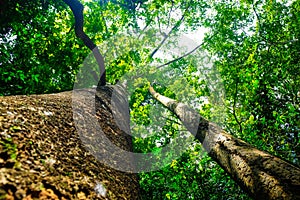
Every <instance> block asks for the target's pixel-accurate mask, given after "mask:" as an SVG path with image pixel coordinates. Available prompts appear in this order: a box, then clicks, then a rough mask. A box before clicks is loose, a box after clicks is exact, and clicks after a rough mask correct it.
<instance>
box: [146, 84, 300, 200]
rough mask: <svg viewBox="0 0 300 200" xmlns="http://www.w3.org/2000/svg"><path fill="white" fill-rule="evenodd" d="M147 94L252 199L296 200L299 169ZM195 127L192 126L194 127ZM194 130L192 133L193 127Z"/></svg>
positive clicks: (299, 191) (183, 108) (193, 113)
mask: <svg viewBox="0 0 300 200" xmlns="http://www.w3.org/2000/svg"><path fill="white" fill-rule="evenodd" d="M150 93H151V94H152V95H153V97H154V98H155V99H156V100H158V101H159V102H161V103H162V104H163V105H164V106H165V107H167V108H168V109H169V110H170V111H172V112H173V113H175V114H176V115H177V116H178V118H179V119H180V120H181V121H182V123H183V124H184V125H185V127H186V128H187V129H188V130H189V131H190V132H191V133H195V138H196V139H198V140H199V141H200V142H201V143H202V144H203V146H204V148H205V149H206V150H207V151H208V154H209V155H210V156H211V157H212V158H213V159H214V160H215V161H216V162H217V163H218V164H219V165H220V166H221V167H222V168H223V169H224V170H225V171H226V172H227V173H228V174H229V175H230V176H231V177H232V178H233V179H234V180H235V181H236V182H237V183H238V184H239V185H240V186H241V188H243V189H244V190H245V191H246V192H247V193H248V194H249V195H250V196H251V197H253V198H254V199H259V200H261V199H274V200H275V199H276V200H278V199H300V169H299V168H298V167H296V166H294V165H292V164H290V163H288V162H286V161H284V160H282V159H280V158H278V157H275V156H273V155H270V154H268V153H266V152H263V151H260V150H258V149H256V148H254V147H253V146H251V145H250V144H248V143H246V142H244V141H242V140H240V139H237V138H235V137H233V136H232V135H230V134H228V133H226V132H225V131H224V130H222V129H221V128H220V127H218V126H217V125H216V124H214V123H211V122H209V121H207V120H206V119H204V118H203V117H201V116H200V115H199V114H198V113H197V112H196V111H195V110H193V109H191V108H189V107H188V106H187V105H185V104H183V103H179V102H177V101H175V100H173V99H170V98H168V97H165V96H162V95H160V94H158V93H157V92H155V91H154V89H153V88H152V87H150ZM195 125H196V126H195ZM194 127H197V130H196V131H195V128H194Z"/></svg>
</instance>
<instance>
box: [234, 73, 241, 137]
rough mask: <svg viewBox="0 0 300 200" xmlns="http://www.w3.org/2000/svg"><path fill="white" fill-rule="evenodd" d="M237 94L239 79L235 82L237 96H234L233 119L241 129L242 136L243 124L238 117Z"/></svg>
mask: <svg viewBox="0 0 300 200" xmlns="http://www.w3.org/2000/svg"><path fill="white" fill-rule="evenodd" d="M237 93H238V79H236V82H235V94H234V99H233V117H234V119H235V121H236V122H237V123H238V125H239V129H240V130H239V131H240V133H241V134H242V133H243V127H242V124H241V122H240V121H239V120H238V118H237V116H236V110H235V106H236V99H237Z"/></svg>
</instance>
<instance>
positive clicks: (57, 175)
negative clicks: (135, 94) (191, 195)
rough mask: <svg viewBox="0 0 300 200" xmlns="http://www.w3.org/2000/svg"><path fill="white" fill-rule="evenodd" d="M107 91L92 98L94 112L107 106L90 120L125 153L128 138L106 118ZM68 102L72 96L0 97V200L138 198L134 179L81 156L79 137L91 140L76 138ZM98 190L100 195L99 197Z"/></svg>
mask: <svg viewBox="0 0 300 200" xmlns="http://www.w3.org/2000/svg"><path fill="white" fill-rule="evenodd" d="M91 91H92V90H81V91H80V93H81V94H82V95H87V94H89V93H90V92H91ZM110 91H112V88H108V87H103V88H102V89H100V90H99V91H98V92H97V96H98V97H97V99H98V100H96V105H97V107H99V106H100V107H103V104H102V102H107V104H106V105H104V107H105V106H107V107H108V108H106V107H105V108H104V107H103V108H104V109H97V110H98V111H97V114H96V116H95V115H93V116H92V115H91V117H96V118H97V119H101V120H99V121H100V123H103V124H102V125H101V126H103V131H104V133H105V134H106V135H107V136H108V137H109V138H110V139H111V140H112V141H113V142H114V143H115V144H119V145H120V146H121V147H123V148H124V149H126V150H130V149H131V141H130V138H128V136H124V135H123V132H122V131H121V130H120V129H118V126H115V125H114V124H115V122H114V121H113V118H112V117H111V112H109V107H110V106H111V105H110V102H111V101H110V99H109V98H110ZM75 98H76V97H75ZM94 99H95V98H94ZM72 100H73V101H76V99H74V95H73V99H72V92H63V93H58V94H46V95H30V96H25V95H21V96H8V97H0V199H28V200H30V199H138V198H139V197H138V196H139V183H138V178H137V175H136V174H132V173H125V172H120V171H118V170H115V169H113V168H111V167H108V166H106V165H104V164H103V162H101V161H99V159H98V158H96V156H95V154H94V152H92V151H87V149H88V148H89V146H87V145H88V144H83V142H82V137H89V136H91V135H90V133H87V134H86V135H79V134H78V131H77V130H76V128H75V122H74V119H73V110H74V109H73V108H72ZM94 103H95V101H94ZM83 106H84V105H83ZM83 106H82V107H81V108H83ZM89 107H93V105H91V104H90V105H89ZM77 111H78V110H77ZM125 115H126V114H125ZM96 121H97V120H96ZM125 121H126V120H125ZM77 123H78V122H77ZM108 124H109V125H108ZM86 126H93V124H91V125H89V124H86ZM127 126H128V125H127ZM81 133H82V132H81ZM92 139H94V140H95V137H92ZM94 149H95V150H97V146H95V147H94ZM97 153H98V154H101V151H99V152H97ZM128 159H130V158H128ZM131 164H132V163H131ZM101 185H103V186H104V188H105V189H106V190H107V191H106V194H105V195H101V194H100V192H99V190H100V189H99V188H101V187H100V186H101Z"/></svg>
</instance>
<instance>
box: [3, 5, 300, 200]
mask: <svg viewBox="0 0 300 200" xmlns="http://www.w3.org/2000/svg"><path fill="white" fill-rule="evenodd" d="M2 2H3V1H0V3H2ZM41 2H44V3H45V2H48V3H46V4H42V3H41ZM41 2H40V1H10V0H8V1H5V3H4V5H1V6H0V24H1V30H0V57H1V60H0V81H1V84H0V95H15V94H32V93H51V92H59V91H64V90H71V89H72V88H73V83H74V81H75V76H76V74H77V73H78V72H79V70H81V71H80V72H81V73H80V76H78V77H77V80H76V81H77V83H81V85H80V87H90V86H92V85H95V82H96V81H97V80H95V79H94V77H93V75H92V73H91V71H94V72H96V74H97V75H99V69H98V66H97V65H96V64H95V60H94V58H93V55H89V56H88V57H87V55H88V54H90V53H91V52H90V51H89V50H88V49H87V48H86V47H84V45H83V43H82V41H80V40H78V39H77V38H76V36H75V33H74V28H72V27H73V25H74V19H73V16H72V13H71V11H70V10H69V9H68V8H67V7H66V6H65V5H64V4H63V3H62V2H61V1H53V2H52V1H41ZM82 2H83V1H82ZM125 2H126V3H124V1H118V0H115V1H86V2H84V4H85V6H86V7H85V10H84V15H85V24H84V30H85V31H86V32H87V34H88V35H89V36H90V37H91V38H92V40H93V41H95V43H96V44H97V45H99V46H100V47H101V48H100V51H101V53H103V55H104V57H105V64H106V69H107V80H108V82H109V83H111V84H115V83H116V80H118V79H121V80H124V79H126V80H128V87H129V91H128V92H129V93H130V97H129V104H130V115H131V127H132V130H131V131H132V133H133V134H134V135H135V136H137V137H136V138H135V140H134V149H135V152H139V153H146V152H154V156H156V157H157V159H158V160H159V161H160V163H162V164H163V165H164V168H162V169H161V170H159V171H153V172H148V173H143V174H141V175H140V178H141V181H140V183H141V189H142V195H143V197H144V199H185V198H186V199H249V197H247V195H246V194H245V193H244V192H243V191H242V190H241V189H240V188H239V187H238V186H237V185H236V183H234V182H233V181H232V180H231V179H230V177H229V176H228V175H227V174H225V172H224V171H223V170H221V169H220V167H219V166H218V165H217V164H216V163H215V162H213V161H212V160H211V159H210V158H209V157H208V156H207V155H206V154H205V153H204V152H203V150H202V148H201V145H200V144H199V143H196V142H194V141H192V140H191V141H190V144H191V145H190V146H189V148H188V149H187V150H186V152H184V154H183V155H182V156H180V157H178V158H177V159H172V158H173V156H174V155H175V154H176V152H177V149H174V148H173V149H172V148H171V149H170V152H169V154H168V155H167V156H166V157H161V154H160V153H161V151H162V148H163V147H164V146H166V145H167V144H169V143H170V142H171V141H172V142H174V143H175V144H176V142H178V141H179V138H180V137H186V138H187V139H191V138H190V137H188V136H186V135H187V132H186V130H185V129H184V127H183V126H182V124H181V123H180V122H179V120H178V119H177V117H176V116H174V114H172V113H170V112H169V111H167V110H166V109H165V108H163V107H162V106H161V105H160V104H158V103H157V102H156V101H155V100H154V99H153V98H152V97H151V95H150V93H149V92H148V87H149V84H153V85H154V88H155V89H156V91H158V92H159V93H161V94H163V95H165V96H168V97H170V98H173V99H177V100H178V101H181V102H184V103H186V104H188V105H191V107H193V108H194V109H196V110H197V111H199V113H200V114H201V115H202V116H204V117H205V118H207V119H209V120H211V121H214V122H216V123H218V124H220V125H221V126H222V127H223V128H226V130H227V131H228V132H230V133H231V134H233V135H235V136H237V137H239V138H242V139H243V140H245V141H247V142H249V143H251V144H253V145H255V146H256V147H257V148H259V149H262V150H266V151H269V152H271V153H272V154H275V155H278V156H280V157H282V158H284V159H286V160H289V161H291V162H293V163H294V164H297V165H299V164H300V163H299V156H300V155H299V152H300V149H299V148H300V145H299V144H300V138H299V130H300V107H299V105H300V100H299V99H300V92H299V88H300V76H299V71H300V64H299V60H300V54H299V49H300V35H299V34H300V14H299V13H300V1H299V0H295V1H292V2H290V1H282V2H278V1H255V2H253V1H247V0H244V1H239V2H237V1H231V0H226V1H202V0H198V1H193V0H191V1H179V0H176V1H166V0H155V1H146V0H143V1H125ZM288 3H290V4H288ZM2 4H3V3H2ZM7 8H10V9H7ZM8 16H9V17H8ZM181 17H182V19H183V20H180V18H181ZM4 19H5V20H4ZM6 19H9V20H6ZM199 27H206V28H207V29H208V30H209V32H208V33H207V34H206V37H205V40H204V41H205V43H204V45H203V46H202V47H201V48H202V50H203V52H207V53H208V55H209V56H210V57H214V58H215V60H214V64H213V66H206V64H207V63H208V61H207V60H205V59H204V57H205V56H204V55H202V54H201V53H197V52H196V53H194V54H191V55H188V56H185V57H184V58H183V59H179V60H176V61H174V62H170V63H169V64H168V65H167V66H162V64H164V63H167V62H169V61H170V58H172V59H175V58H178V57H179V56H182V55H184V54H185V53H187V52H186V51H185V50H184V49H183V48H181V47H179V48H178V43H179V42H178V41H179V36H181V35H183V34H184V33H189V31H193V30H197V29H198V28H199ZM167 30H172V31H171V32H168V31H167ZM166 35H167V40H166V41H165V42H164V43H163V44H162V47H161V48H158V47H159V46H160V45H161V41H162V40H163V39H164V37H165V36H166ZM112 47H113V48H112ZM172 50H174V52H175V51H176V50H177V51H178V52H177V53H174V52H172ZM158 52H159V53H158ZM86 57H87V58H86ZM85 58H86V59H85ZM84 66H89V67H88V68H85V67H84ZM158 66H160V67H158ZM124 77H125V78H124ZM223 90H224V91H225V94H224V91H223ZM162 121H163V122H164V123H163V125H161V124H162V123H161V122H162ZM1 145H2V146H3V148H4V149H5V152H9V155H11V156H12V157H15V155H16V150H15V148H16V147H15V146H14V145H13V143H12V141H6V142H5V144H4V143H2V144H1ZM153 164H154V166H153V167H155V166H156V165H158V164H156V163H153Z"/></svg>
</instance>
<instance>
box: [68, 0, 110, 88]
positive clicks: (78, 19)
mask: <svg viewBox="0 0 300 200" xmlns="http://www.w3.org/2000/svg"><path fill="white" fill-rule="evenodd" d="M63 1H64V2H65V3H66V4H67V5H68V6H69V7H70V8H71V10H72V12H73V14H74V17H75V33H76V36H77V37H79V38H80V39H81V40H82V41H83V43H84V44H85V46H87V47H88V48H89V49H90V50H91V51H92V52H93V54H94V57H95V58H96V61H97V63H98V66H99V69H100V81H99V82H98V86H104V85H105V84H106V75H105V74H106V73H105V66H104V59H103V56H102V55H101V54H100V51H99V49H98V47H97V46H96V45H95V44H94V43H93V41H92V40H91V39H90V38H89V36H87V35H86V34H85V32H84V31H83V22H84V19H83V9H84V7H83V5H82V4H81V3H80V2H79V1H78V0H63ZM97 81H98V80H97Z"/></svg>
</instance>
